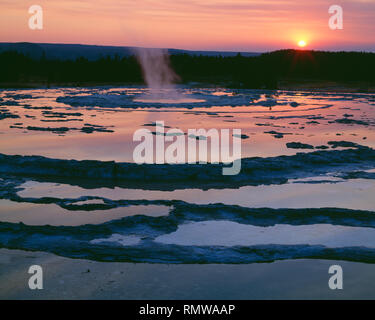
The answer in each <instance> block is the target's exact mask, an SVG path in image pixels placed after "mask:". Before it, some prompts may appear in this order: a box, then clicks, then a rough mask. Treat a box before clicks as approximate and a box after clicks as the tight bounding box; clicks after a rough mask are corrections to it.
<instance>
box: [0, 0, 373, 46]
mask: <svg viewBox="0 0 375 320" xmlns="http://www.w3.org/2000/svg"><path fill="white" fill-rule="evenodd" d="M32 5H40V6H41V8H42V9H43V29H42V30H31V29H30V28H29V25H28V23H29V22H28V21H29V18H30V17H31V14H29V12H28V10H29V7H30V6H32ZM331 5H340V6H341V7H342V8H343V29H342V30H331V29H330V28H329V25H328V21H329V18H330V16H331V15H332V14H329V12H328V9H329V7H330V6H331ZM301 40H304V41H305V42H306V44H307V45H306V47H305V48H306V49H315V50H335V51H338V50H360V51H375V0H337V1H336V0H308V1H307V0H32V1H24V0H0V42H21V41H27V42H39V43H80V44H95V45H115V46H142V47H158V48H180V49H191V50H225V51H251V52H265V51H272V50H277V49H286V48H296V47H298V42H299V41H301Z"/></svg>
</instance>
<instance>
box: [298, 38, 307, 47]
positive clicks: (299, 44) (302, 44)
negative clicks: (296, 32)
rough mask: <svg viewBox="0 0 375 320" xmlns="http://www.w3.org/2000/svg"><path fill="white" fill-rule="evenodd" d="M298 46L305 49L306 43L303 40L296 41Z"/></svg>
mask: <svg viewBox="0 0 375 320" xmlns="http://www.w3.org/2000/svg"><path fill="white" fill-rule="evenodd" d="M298 46H299V47H301V48H303V47H305V46H306V41H305V40H300V41H298Z"/></svg>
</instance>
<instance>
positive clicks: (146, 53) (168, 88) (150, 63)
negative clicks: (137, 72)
mask: <svg viewBox="0 0 375 320" xmlns="http://www.w3.org/2000/svg"><path fill="white" fill-rule="evenodd" d="M136 54H137V58H138V61H139V63H140V65H141V67H142V72H143V77H144V79H145V82H146V84H147V86H148V88H149V92H148V93H147V94H145V95H143V96H141V97H138V98H136V99H134V101H136V102H145V103H166V104H168V103H170V104H174V103H195V102H204V101H205V100H201V99H194V98H192V97H187V96H186V95H184V94H181V93H179V92H178V91H177V90H176V87H175V83H176V82H177V81H178V80H179V79H180V78H179V76H178V75H177V74H176V73H175V72H174V70H173V69H172V67H171V63H170V59H169V55H168V51H167V50H165V49H149V48H137V49H136Z"/></svg>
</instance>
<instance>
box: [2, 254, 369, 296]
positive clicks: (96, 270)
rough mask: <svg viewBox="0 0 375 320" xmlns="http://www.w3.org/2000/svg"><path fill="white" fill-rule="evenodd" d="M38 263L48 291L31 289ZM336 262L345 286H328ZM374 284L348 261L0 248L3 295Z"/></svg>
mask: <svg viewBox="0 0 375 320" xmlns="http://www.w3.org/2000/svg"><path fill="white" fill-rule="evenodd" d="M34 264H38V265H40V266H42V268H43V273H44V289H43V290H31V289H29V287H28V279H29V277H30V276H31V275H30V274H28V272H27V271H28V268H29V267H30V266H31V265H34ZM333 264H339V265H340V266H341V267H342V268H343V273H344V288H343V290H331V289H329V287H328V279H329V277H330V275H329V274H328V268H329V266H331V265H333ZM374 285H375V266H374V265H371V264H363V263H353V262H343V261H326V260H288V261H278V262H274V263H262V264H259V263H258V264H246V265H218V264H211V265H167V264H143V263H139V264H134V263H117V262H113V263H107V262H95V261H88V260H79V259H68V258H63V257H59V256H56V255H53V254H49V253H44V252H26V251H19V250H8V249H0V299H374V298H375V290H374Z"/></svg>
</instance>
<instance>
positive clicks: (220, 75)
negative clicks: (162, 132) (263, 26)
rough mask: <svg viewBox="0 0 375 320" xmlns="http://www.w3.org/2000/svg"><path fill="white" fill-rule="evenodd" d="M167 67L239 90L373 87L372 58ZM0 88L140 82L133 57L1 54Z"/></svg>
mask: <svg viewBox="0 0 375 320" xmlns="http://www.w3.org/2000/svg"><path fill="white" fill-rule="evenodd" d="M171 63H172V66H173V68H174V69H175V70H176V72H177V74H178V75H179V76H180V78H181V81H182V82H185V83H186V82H205V83H213V84H215V83H221V84H222V83H225V84H226V85H228V86H232V87H238V88H265V89H276V88H277V83H278V81H280V80H284V79H294V80H299V79H300V80H301V79H309V80H332V81H365V82H368V83H372V84H373V83H374V82H375V53H365V52H324V51H308V50H279V51H274V52H270V53H264V54H261V55H259V56H254V57H245V56H242V55H241V54H238V55H237V56H232V57H223V56H203V55H189V54H176V55H171ZM0 70H1V76H0V86H1V85H4V84H6V83H23V84H24V83H33V82H34V83H44V84H46V85H50V84H54V85H58V84H64V83H76V84H77V85H79V84H80V83H92V84H95V83H114V84H115V83H134V84H140V83H143V80H142V74H141V69H140V66H139V65H138V62H137V59H136V58H135V57H134V56H125V57H121V58H120V57H119V56H114V57H110V56H108V57H103V58H100V59H98V60H95V61H90V60H88V59H86V58H83V57H82V58H79V59H76V60H74V61H73V60H65V61H63V60H51V59H46V58H45V56H42V57H41V58H39V59H35V58H31V57H30V56H27V55H24V54H21V53H18V52H16V51H7V52H2V53H1V54H0Z"/></svg>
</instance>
